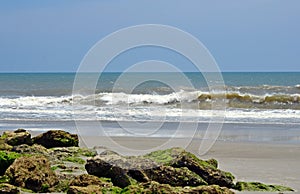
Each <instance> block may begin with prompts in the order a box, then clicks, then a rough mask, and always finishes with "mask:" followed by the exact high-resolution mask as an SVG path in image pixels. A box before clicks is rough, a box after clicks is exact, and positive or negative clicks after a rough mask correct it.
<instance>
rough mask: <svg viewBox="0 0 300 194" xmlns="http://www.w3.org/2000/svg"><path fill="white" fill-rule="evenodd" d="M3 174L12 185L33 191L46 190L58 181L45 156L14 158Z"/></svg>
mask: <svg viewBox="0 0 300 194" xmlns="http://www.w3.org/2000/svg"><path fill="white" fill-rule="evenodd" d="M5 175H6V176H7V177H8V178H9V180H10V183H11V184H12V185H15V186H18V187H22V188H26V189H30V190H32V191H35V192H47V191H48V189H49V188H50V187H52V186H54V185H55V184H57V183H58V179H57V177H56V175H55V174H54V173H53V171H52V170H51V169H50V164H49V162H48V160H47V158H45V157H44V156H38V155H36V156H30V157H27V156H24V157H20V158H18V159H16V160H15V161H14V163H13V164H12V165H11V166H10V167H9V168H8V169H7V170H6V172H5Z"/></svg>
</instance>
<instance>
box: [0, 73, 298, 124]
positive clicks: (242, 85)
mask: <svg viewBox="0 0 300 194" xmlns="http://www.w3.org/2000/svg"><path fill="white" fill-rule="evenodd" d="M144 74H155V75H153V77H155V78H159V77H160V76H161V77H164V80H169V83H171V82H175V81H176V77H177V75H176V73H131V74H130V76H127V79H128V83H129V82H130V81H133V82H134V80H135V79H137V78H138V77H141V76H143V75H144ZM120 75H121V73H102V75H101V77H99V80H98V84H97V86H96V88H95V90H94V91H92V93H91V91H85V88H84V87H83V88H82V90H81V91H79V92H78V91H76V93H74V91H73V83H74V78H75V76H76V74H75V73H2V74H0V109H1V112H0V120H2V121H7V120H10V121H14V120H23V121H30V120H31V121H32V120H34V121H70V120H74V118H75V119H79V120H87V121H88V120H95V119H96V120H102V121H141V122H142V121H166V122H179V121H187V122H188V121H191V122H194V121H197V122H208V121H210V119H211V117H212V114H211V110H210V107H211V106H210V104H211V103H212V101H213V100H214V99H218V98H224V96H222V95H221V96H218V93H214V92H212V91H210V89H209V88H208V84H207V80H205V79H204V77H203V76H202V75H201V74H200V73H185V76H186V77H187V78H188V79H189V81H190V82H191V84H192V87H186V86H185V85H183V84H182V85H181V84H180V83H176V88H174V84H173V86H172V87H170V86H169V85H168V83H162V82H159V81H155V80H151V81H146V82H145V83H142V84H139V85H138V86H136V87H135V88H131V87H129V86H128V87H127V86H126V82H125V84H124V83H123V84H122V85H121V86H120V85H118V84H116V82H117V80H118V78H119V77H120ZM222 75H223V79H224V83H225V90H226V95H225V101H226V107H225V109H226V112H225V120H224V122H225V123H256V124H258V123H259V124H263V123H269V124H275V123H278V124H291V123H292V124H300V73H223V74H222ZM93 76H99V75H97V74H86V77H87V78H89V77H93ZM150 77H151V76H150ZM128 85H129V84H128ZM74 102H76V106H74ZM183 103H184V104H185V106H182V104H183ZM183 109H184V111H185V114H182V111H183Z"/></svg>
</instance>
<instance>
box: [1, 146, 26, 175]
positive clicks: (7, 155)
mask: <svg viewBox="0 0 300 194" xmlns="http://www.w3.org/2000/svg"><path fill="white" fill-rule="evenodd" d="M19 157H21V154H18V153H15V152H8V151H0V175H3V174H4V172H5V171H6V169H7V168H8V167H9V166H10V165H11V164H12V163H13V162H14V161H15V159H17V158H19Z"/></svg>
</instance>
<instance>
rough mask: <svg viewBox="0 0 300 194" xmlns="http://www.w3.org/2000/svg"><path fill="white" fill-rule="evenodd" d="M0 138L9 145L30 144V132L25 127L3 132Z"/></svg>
mask: <svg viewBox="0 0 300 194" xmlns="http://www.w3.org/2000/svg"><path fill="white" fill-rule="evenodd" d="M0 139H4V141H5V143H6V144H8V145H11V146H16V145H21V144H28V145H31V144H32V141H31V134H30V133H29V132H28V131H26V130H25V129H17V130H16V131H5V132H3V134H2V136H1V137H0Z"/></svg>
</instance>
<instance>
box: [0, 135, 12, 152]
mask: <svg viewBox="0 0 300 194" xmlns="http://www.w3.org/2000/svg"><path fill="white" fill-rule="evenodd" d="M12 148H13V146H11V145H8V144H7V143H6V142H5V139H2V138H1V137H0V150H4V151H11V150H12Z"/></svg>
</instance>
